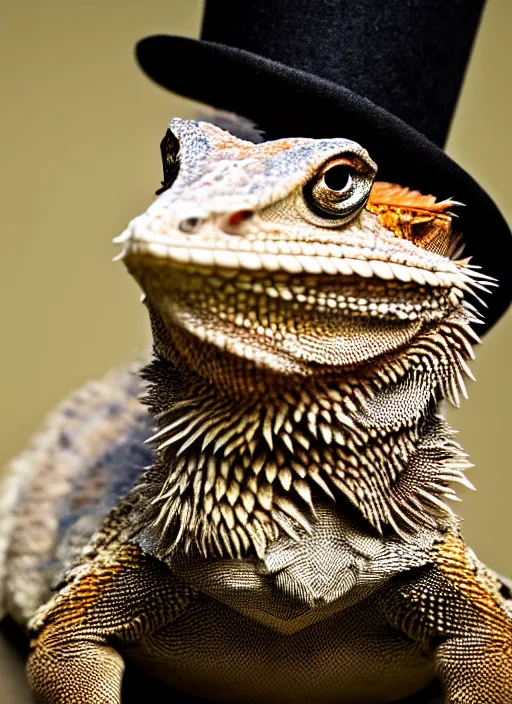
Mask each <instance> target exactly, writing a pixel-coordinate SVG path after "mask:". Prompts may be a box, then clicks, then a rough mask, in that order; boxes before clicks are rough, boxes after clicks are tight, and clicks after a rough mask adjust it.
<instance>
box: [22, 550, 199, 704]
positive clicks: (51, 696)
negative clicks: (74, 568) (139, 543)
mask: <svg viewBox="0 0 512 704" xmlns="http://www.w3.org/2000/svg"><path fill="white" fill-rule="evenodd" d="M192 598H193V592H192V590H190V589H189V588H188V587H186V586H185V585H183V584H182V583H181V582H179V581H178V580H176V579H175V578H174V577H173V575H172V573H171V572H170V571H169V569H168V568H167V567H166V566H165V565H163V564H162V563H160V562H159V561H158V560H156V559H155V558H152V557H150V556H148V555H145V554H144V553H142V552H141V550H140V549H139V548H138V547H136V546H135V545H121V546H120V547H119V548H118V549H117V550H116V552H115V553H113V554H112V555H110V556H109V557H108V558H106V557H105V558H103V559H98V560H95V561H94V562H92V563H89V564H88V565H84V566H83V568H81V569H79V570H78V572H77V574H76V576H75V577H74V578H73V579H72V581H70V582H69V583H68V584H67V585H66V586H65V587H64V588H63V589H62V590H61V591H60V592H59V593H58V594H57V595H56V597H55V598H54V599H53V600H52V601H51V602H50V603H49V604H48V605H46V606H45V607H43V609H42V610H41V611H40V612H39V613H38V614H36V617H35V619H34V621H33V630H34V632H35V637H34V639H33V641H32V646H33V651H32V653H31V655H30V658H29V661H28V665H27V673H28V677H29V681H30V685H31V688H32V692H33V695H34V698H35V701H36V702H38V703H40V704H119V702H120V701H121V699H120V696H121V695H120V692H121V681H122V676H123V671H124V662H123V659H122V657H121V655H120V654H119V652H118V651H117V650H116V649H115V645H116V644H119V645H129V644H131V643H137V642H139V641H140V640H141V639H143V638H144V637H146V636H148V635H150V634H151V633H152V632H154V631H155V630H157V629H159V628H160V627H162V626H164V625H167V624H169V623H170V622H171V621H173V620H174V619H175V618H176V617H177V616H179V615H180V614H181V613H182V612H183V611H184V610H185V609H186V608H187V606H188V604H189V603H190V602H191V600H192Z"/></svg>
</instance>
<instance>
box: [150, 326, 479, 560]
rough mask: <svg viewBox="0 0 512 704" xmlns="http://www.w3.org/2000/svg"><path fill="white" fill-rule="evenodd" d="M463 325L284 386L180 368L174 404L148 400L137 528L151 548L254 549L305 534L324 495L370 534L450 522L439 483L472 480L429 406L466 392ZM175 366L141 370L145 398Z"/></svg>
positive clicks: (162, 363) (446, 494)
mask: <svg viewBox="0 0 512 704" xmlns="http://www.w3.org/2000/svg"><path fill="white" fill-rule="evenodd" d="M454 330H455V332H454ZM466 331H467V327H466V324H465V323H463V322H458V324H457V325H456V327H455V328H454V327H452V326H445V327H444V329H439V330H437V331H436V332H435V333H434V334H432V333H430V332H429V331H427V332H425V333H424V334H423V335H419V336H418V338H417V339H416V341H415V342H414V344H413V345H411V347H410V348H409V349H406V350H405V351H403V352H402V353H400V354H398V355H397V356H395V357H390V358H389V359H384V360H383V361H382V364H381V365H379V367H374V368H371V369H366V370H364V371H361V372H357V373H355V372H351V373H350V374H348V375H344V376H343V377H340V376H339V373H337V374H336V373H334V372H333V373H332V374H331V375H324V376H322V377H320V378H319V379H318V380H313V379H310V380H308V381H307V383H304V381H302V382H301V383H300V384H297V385H294V384H292V383H289V384H288V386H287V390H286V392H285V394H280V393H279V392H277V393H276V394H275V395H274V396H267V397H262V396H258V395H251V396H247V397H245V398H242V399H240V398H236V397H231V396H229V395H227V394H222V393H217V392H215V391H212V386H211V385H210V384H209V383H208V382H206V381H205V380H203V379H201V378H200V377H198V376H196V375H192V374H188V375H186V376H185V377H184V378H183V379H182V382H183V383H182V387H181V389H182V390H181V395H180V397H179V400H178V401H177V402H176V403H175V404H171V405H169V406H168V407H166V408H161V407H159V408H156V407H152V410H153V412H154V413H155V415H156V417H157V419H158V430H157V432H156V433H155V434H154V435H153V436H152V437H151V438H150V439H149V441H150V442H152V443H154V445H155V446H156V448H157V456H158V460H157V462H156V464H155V466H154V467H153V468H152V469H151V470H150V471H149V472H148V475H147V478H146V482H145V487H146V488H145V491H147V492H149V493H150V494H151V495H152V496H153V498H152V500H151V501H150V502H148V503H147V504H146V505H145V508H144V509H143V510H142V513H143V516H142V517H141V521H140V523H141V525H148V524H149V525H151V526H152V528H151V530H152V531H153V533H154V534H155V536H156V543H157V545H158V546H159V550H160V552H161V555H162V556H169V554H171V553H173V551H174V550H175V549H176V547H177V546H178V545H181V546H182V547H184V549H185V551H190V550H193V549H195V550H198V551H199V552H200V553H201V554H203V555H204V556H218V557H233V556H234V557H244V556H247V555H249V554H256V555H257V556H260V557H261V556H262V555H264V553H265V550H266V549H267V547H268V545H269V544H270V543H272V542H273V541H274V540H275V539H276V538H277V537H278V536H279V535H280V534H282V533H284V534H286V535H288V536H289V537H292V538H293V539H298V537H300V535H302V534H303V533H304V532H306V533H307V532H308V531H309V530H310V529H311V526H312V525H313V524H314V522H315V503H316V502H317V501H321V500H328V501H340V500H343V498H342V497H344V498H345V499H347V500H348V501H349V502H350V503H351V504H353V506H354V507H355V508H356V509H357V510H358V511H359V513H360V516H361V518H362V519H363V520H366V521H368V522H369V523H370V524H371V525H372V526H373V528H374V529H375V530H376V531H378V532H383V531H385V530H391V531H392V532H394V533H396V534H397V535H398V536H400V537H402V538H404V539H405V537H406V536H407V535H410V534H411V533H414V532H415V531H418V530H421V529H422V528H424V527H426V526H427V527H430V528H431V527H433V526H438V527H439V526H443V525H445V524H447V523H448V522H450V521H453V520H454V519H453V512H452V510H451V508H450V507H449V505H448V504H447V503H446V502H447V501H450V500H456V499H457V497H456V495H455V493H454V491H453V490H452V489H451V487H450V485H451V483H452V482H454V483H458V484H461V485H464V486H472V485H471V484H470V482H469V481H468V480H467V479H466V477H465V474H464V472H465V470H466V469H467V468H468V467H469V466H470V464H469V463H468V461H467V457H466V455H465V453H464V452H463V451H462V449H461V447H460V446H459V445H458V444H457V443H455V442H454V441H453V439H452V438H451V430H450V428H449V427H448V425H447V424H446V422H445V421H444V419H443V418H442V417H441V416H440V415H438V413H437V409H438V406H439V403H440V401H441V400H442V399H444V398H447V399H448V400H450V402H452V403H454V404H457V403H458V400H459V392H460V393H462V394H464V393H465V387H464V380H463V377H464V376H465V375H467V363H466V359H467V358H468V356H469V354H468V349H470V347H469V342H468V339H467V337H466V336H465V333H466ZM175 373H176V372H175V371H174V370H173V368H172V366H171V365H170V363H169V362H167V361H166V360H164V359H163V358H160V359H157V360H156V361H154V362H153V363H152V364H151V365H150V367H149V368H148V369H147V371H146V373H145V376H146V377H147V378H148V379H149V381H150V382H152V384H151V386H150V388H149V393H148V403H149V404H150V406H151V399H152V398H153V399H154V398H157V397H158V398H161V396H162V394H157V393H155V390H154V389H152V388H151V387H152V386H153V385H154V386H156V387H157V388H160V387H161V386H162V385H165V384H166V383H167V381H166V380H167V378H168V377H169V375H171V376H172V374H175ZM322 497H323V499H322Z"/></svg>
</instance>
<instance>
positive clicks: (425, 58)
mask: <svg viewBox="0 0 512 704" xmlns="http://www.w3.org/2000/svg"><path fill="white" fill-rule="evenodd" d="M483 3H484V0H408V1H407V2H404V0H387V1H383V0H316V1H315V2H311V0H207V3H206V10H205V15H204V21H203V30H202V39H201V40H194V39H187V38H184V37H177V36H166V35H159V36H153V37H148V38H146V39H143V40H142V41H141V42H139V44H138V46H137V57H138V60H139V63H140V65H141V67H142V68H143V70H144V71H145V72H146V73H147V74H148V75H149V76H150V77H151V78H153V79H154V80H155V81H157V82H158V83H160V84H161V85H162V86H165V87H166V88H169V89H171V90H172V91H174V92H176V93H180V94H182V95H185V96H187V97H189V98H192V99H194V100H198V101H200V102H203V103H207V104H209V105H213V106H215V107H217V108H222V109H224V110H230V111H233V112H235V113H237V114H239V115H242V116H243V117H247V118H250V119H251V120H253V121H254V122H255V123H256V124H257V125H258V126H259V127H260V128H262V129H263V130H264V132H265V135H266V138H268V139H277V138H280V137H293V136H302V137H347V138H350V139H353V140H355V141H357V142H359V143H360V144H362V145H363V146H364V147H365V148H366V149H368V151H369V153H370V155H371V157H372V158H373V159H374V161H375V162H376V163H377V165H378V167H379V174H378V178H379V180H386V181H392V182H395V183H398V184H401V185H404V186H409V187H410V188H414V189H418V190H419V191H422V192H423V193H429V194H430V193H431V194H433V195H435V196H437V197H438V198H440V199H444V198H449V197H451V198H454V199H455V200H458V201H460V202H462V203H464V204H465V205H466V207H465V208H459V209H458V215H459V221H458V224H459V227H460V230H461V232H462V233H463V236H464V241H465V243H466V249H465V255H467V256H472V257H473V263H474V264H478V265H480V266H481V267H482V269H483V271H484V272H485V273H486V274H488V275H490V276H494V277H495V278H496V279H497V280H498V282H499V289H496V290H495V291H494V292H493V294H492V296H490V297H489V298H488V299H487V303H488V305H489V308H488V310H487V311H486V314H485V325H484V328H485V329H488V328H489V327H491V325H492V324H493V323H494V322H495V321H496V320H497V319H498V318H499V317H500V315H501V314H502V313H503V312H504V311H505V310H506V308H507V306H508V305H509V303H510V300H511V298H512V276H511V275H510V274H509V271H508V270H509V267H510V266H511V263H512V256H511V255H512V237H511V235H510V229H509V227H508V225H507V223H506V222H505V220H504V219H503V216H502V215H501V213H500V212H499V210H498V208H497V207H496V205H495V204H494V202H493V201H492V200H491V198H490V197H489V196H488V195H487V194H486V193H485V191H484V190H483V189H482V188H481V187H480V186H479V185H478V183H477V182H476V181H475V180H474V179H473V178H472V177H471V176H470V175H469V174H468V173H466V172H465V171H464V170H463V169H462V168H461V167H460V166H458V165H457V164H456V163H455V162H454V161H453V160H452V159H450V158H449V157H448V156H447V155H446V154H445V153H444V152H443V150H442V146H443V145H444V142H445V139H446V135H447V132H448V129H449V126H450V121H451V118H452V115H453V112H454V108H455V104H456V102H457V97H458V94H459V90H460V86H461V83H462V79H463V76H464V71H465V68H466V64H467V60H468V56H469V52H470V49H471V45H472V42H473V38H474V35H475V32H476V29H477V26H478V22H479V19H480V14H481V10H482V6H483Z"/></svg>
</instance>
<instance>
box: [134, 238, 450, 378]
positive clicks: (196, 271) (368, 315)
mask: <svg viewBox="0 0 512 704" xmlns="http://www.w3.org/2000/svg"><path fill="white" fill-rule="evenodd" d="M230 254H231V253H230ZM125 261H126V265H127V266H128V269H129V270H130V272H131V273H132V275H133V276H134V277H135V278H136V279H137V281H138V282H139V284H140V285H141V287H142V289H143V291H144V292H145V294H146V296H147V298H148V302H149V303H150V305H151V306H152V307H153V308H154V309H156V310H157V311H158V313H159V315H160V316H161V318H162V320H163V322H164V324H165V326H166V328H167V329H168V331H169V332H170V334H171V335H172V331H173V329H176V328H179V329H183V330H185V331H187V332H188V333H190V334H191V335H193V336H194V337H195V338H196V339H198V340H199V341H202V342H206V343H209V344H211V345H214V346H215V347H217V348H219V349H221V350H223V351H227V352H230V353H232V354H234V355H236V356H237V357H241V358H244V359H246V360H250V361H252V362H253V363H255V364H256V365H257V366H260V367H270V368H272V369H274V370H276V371H277V370H279V371H283V370H284V371H288V372H297V371H299V372H300V371H303V368H304V365H308V364H314V365H315V366H316V365H327V366H336V367H339V366H346V367H352V366H357V365H358V364H361V363H367V362H368V360H370V359H373V358H375V357H378V356H381V355H383V354H386V353H389V352H392V351H394V350H399V349H403V348H404V346H407V345H408V343H410V342H411V340H412V339H413V338H414V337H415V336H416V335H417V334H418V333H419V332H420V331H421V330H422V329H423V328H424V327H425V326H426V325H432V324H436V323H439V322H440V321H442V320H443V319H445V318H447V317H448V316H449V315H450V313H453V312H454V310H457V309H461V308H462V305H463V296H464V294H463V291H462V290H461V288H459V286H458V285H457V284H458V283H459V281H457V277H456V276H455V275H454V274H449V273H441V272H438V273H435V274H434V273H432V272H427V274H430V276H429V277H428V278H429V281H428V282H427V280H426V279H427V277H426V275H425V272H423V273H421V271H420V270H418V269H416V270H413V268H412V267H406V266H404V265H393V264H391V265H389V264H388V265H387V266H386V268H384V267H383V266H382V265H384V264H385V263H384V262H382V261H378V262H376V266H375V267H373V266H372V264H375V262H372V261H371V260H367V261H362V260H361V261H359V262H357V263H356V265H355V266H352V264H353V262H352V261H351V260H337V270H336V273H337V275H333V274H327V273H325V272H324V271H322V270H321V269H320V273H317V274H309V273H301V274H298V273H296V274H294V273H292V272H286V271H273V272H269V271H251V270H248V269H243V268H242V269H240V268H235V267H232V268H229V267H225V266H224V267H223V266H215V265H213V266H209V265H206V264H204V265H201V264H191V263H185V262H178V261H176V260H175V259H174V258H171V257H163V256H158V255H156V254H155V253H153V252H152V251H151V247H150V245H148V244H147V243H144V246H141V243H135V246H132V247H130V248H129V250H128V252H127V253H126V255H125ZM340 262H342V263H341V264H340ZM333 265H334V260H333ZM363 265H366V267H367V269H366V268H364V269H363V268H362V267H363ZM341 268H343V270H344V271H345V274H341V275H340V272H339V270H340V269H341ZM357 268H358V269H359V272H357V271H356V269H357ZM393 269H396V272H397V273H398V274H399V275H400V277H401V280H399V279H398V276H396V278H395V276H394V275H395V271H393ZM376 272H377V273H376ZM379 273H381V274H382V276H379ZM368 274H370V276H368ZM461 278H462V277H461ZM463 283H464V282H463Z"/></svg>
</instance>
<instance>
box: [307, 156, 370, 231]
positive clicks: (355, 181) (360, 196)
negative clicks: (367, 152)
mask: <svg viewBox="0 0 512 704" xmlns="http://www.w3.org/2000/svg"><path fill="white" fill-rule="evenodd" d="M374 176H375V173H374V171H373V170H372V169H370V168H369V167H368V164H366V163H365V162H364V161H363V160H362V159H360V158H359V157H357V156H356V155H354V156H352V155H351V156H350V157H338V158H336V159H332V160H331V161H328V162H327V163H326V164H324V165H323V166H322V167H321V169H320V170H319V171H318V172H317V173H316V174H315V176H314V177H313V178H312V179H311V180H310V181H309V182H308V183H307V184H306V185H305V186H304V188H303V195H304V200H305V201H306V204H307V205H308V207H309V209H310V210H311V212H312V213H313V215H315V216H316V217H320V218H324V219H330V220H335V221H336V224H337V225H339V224H341V222H345V221H346V220H349V219H351V218H352V217H354V215H355V214H356V213H357V212H358V211H359V210H361V208H362V207H363V206H364V205H365V204H366V201H367V200H368V197H369V195H370V190H371V187H372V184H373V179H374ZM340 221H341V222H340ZM333 224H334V223H333Z"/></svg>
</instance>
